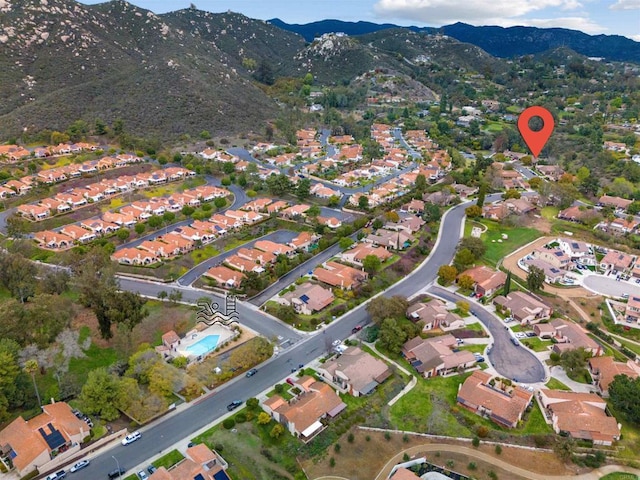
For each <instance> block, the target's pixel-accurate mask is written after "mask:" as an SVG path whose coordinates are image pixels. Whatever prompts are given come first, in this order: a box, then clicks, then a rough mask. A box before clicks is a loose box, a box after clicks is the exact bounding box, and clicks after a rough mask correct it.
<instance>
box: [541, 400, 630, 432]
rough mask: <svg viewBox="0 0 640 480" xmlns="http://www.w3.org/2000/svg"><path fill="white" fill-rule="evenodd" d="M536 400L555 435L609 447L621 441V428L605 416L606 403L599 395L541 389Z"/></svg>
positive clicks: (611, 418) (614, 420)
mask: <svg viewBox="0 0 640 480" xmlns="http://www.w3.org/2000/svg"><path fill="white" fill-rule="evenodd" d="M539 397H540V403H542V406H543V407H544V408H545V414H546V416H547V418H549V417H551V425H552V427H553V430H554V431H555V432H556V433H558V434H566V435H569V436H571V437H573V438H575V439H579V440H592V441H593V443H594V444H595V445H612V444H613V442H614V441H616V440H619V439H620V425H619V424H618V422H617V421H616V419H615V418H614V417H610V416H608V415H607V413H606V408H607V402H605V401H604V400H603V399H602V398H601V397H600V396H598V395H596V394H594V393H576V392H562V391H559V390H548V389H546V388H541V389H540V392H539Z"/></svg>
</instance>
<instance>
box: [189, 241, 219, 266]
mask: <svg viewBox="0 0 640 480" xmlns="http://www.w3.org/2000/svg"><path fill="white" fill-rule="evenodd" d="M219 254H220V252H219V251H218V250H217V249H216V247H214V246H213V245H211V244H209V245H205V246H204V247H202V248H198V249H197V250H193V251H192V252H191V253H190V254H189V255H190V256H191V258H192V259H193V263H194V264H196V265H197V264H199V263H201V262H204V261H205V260H207V259H209V258H211V257H215V256H216V255H219Z"/></svg>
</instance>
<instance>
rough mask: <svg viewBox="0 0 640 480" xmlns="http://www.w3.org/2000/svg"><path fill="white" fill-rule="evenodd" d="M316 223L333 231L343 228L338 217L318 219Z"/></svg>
mask: <svg viewBox="0 0 640 480" xmlns="http://www.w3.org/2000/svg"><path fill="white" fill-rule="evenodd" d="M316 221H317V222H318V223H319V224H320V225H324V226H326V227H329V228H331V229H336V228H339V227H341V226H342V221H341V220H339V219H337V218H336V217H316Z"/></svg>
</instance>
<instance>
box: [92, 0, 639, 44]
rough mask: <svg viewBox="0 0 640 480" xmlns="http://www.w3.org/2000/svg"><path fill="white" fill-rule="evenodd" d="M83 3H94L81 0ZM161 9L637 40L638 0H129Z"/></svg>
mask: <svg viewBox="0 0 640 480" xmlns="http://www.w3.org/2000/svg"><path fill="white" fill-rule="evenodd" d="M83 3H98V2H97V1H95V0H84V1H83ZM131 3H133V4H135V5H137V6H139V7H142V8H146V9H148V10H151V11H153V12H155V13H165V12H168V11H172V10H179V9H181V8H186V7H188V6H189V5H190V4H191V3H194V4H195V5H196V7H198V8H199V9H200V10H207V11H210V12H215V13H217V12H225V11H227V10H232V11H234V12H239V13H242V14H244V15H247V16H248V17H252V18H259V19H263V20H266V19H270V18H276V17H277V18H280V19H281V20H284V21H285V22H287V23H308V22H313V21H316V20H323V19H327V18H335V19H339V20H349V21H357V20H367V21H370V22H378V23H383V22H389V23H396V24H398V25H417V26H436V27H438V26H441V25H447V24H450V23H455V22H457V21H460V22H465V23H469V24H472V25H500V26H503V27H508V26H513V25H530V26H537V27H563V28H571V29H574V30H581V31H583V32H585V33H589V34H598V33H605V34H617V35H624V36H627V37H629V38H633V39H634V40H636V41H640V0H537V1H530V0H316V1H314V2H311V1H308V0H307V1H305V0H295V1H294V0H227V1H223V0H215V1H214V0H194V1H193V2H190V1H188V0H132V1H131Z"/></svg>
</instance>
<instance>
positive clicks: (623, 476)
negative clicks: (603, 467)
mask: <svg viewBox="0 0 640 480" xmlns="http://www.w3.org/2000/svg"><path fill="white" fill-rule="evenodd" d="M600 480H638V476H637V475H634V474H633V473H608V474H607V475H605V476H604V477H600Z"/></svg>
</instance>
